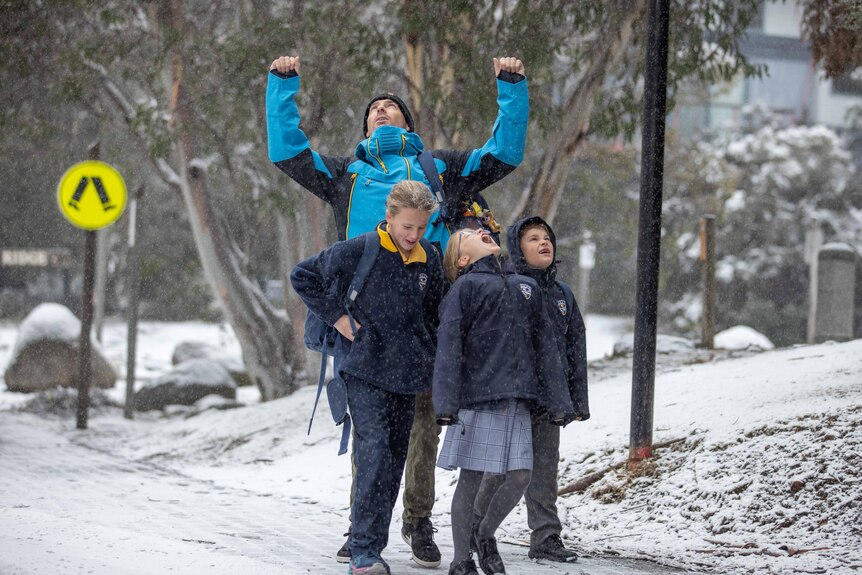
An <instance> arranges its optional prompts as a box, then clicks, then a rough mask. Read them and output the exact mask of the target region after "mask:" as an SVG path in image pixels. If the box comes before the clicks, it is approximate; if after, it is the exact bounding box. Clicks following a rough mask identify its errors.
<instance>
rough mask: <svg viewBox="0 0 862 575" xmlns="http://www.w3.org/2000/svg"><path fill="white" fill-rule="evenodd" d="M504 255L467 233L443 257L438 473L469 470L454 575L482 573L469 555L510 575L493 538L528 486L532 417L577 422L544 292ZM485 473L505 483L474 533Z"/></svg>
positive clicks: (481, 236)
mask: <svg viewBox="0 0 862 575" xmlns="http://www.w3.org/2000/svg"><path fill="white" fill-rule="evenodd" d="M499 253H500V246H498V245H497V244H496V243H495V242H494V241H493V240H492V239H491V237H490V235H489V234H488V233H487V232H485V231H483V230H473V229H462V230H458V231H457V232H455V233H454V234H453V235H452V238H451V239H450V241H449V244H448V246H447V248H446V255H445V257H444V268H445V270H446V275H447V277H448V278H449V279H450V281H454V283H453V285H452V287H451V289H450V290H449V292H448V293H447V295H446V297H445V298H444V299H443V303H442V304H441V306H440V326H439V328H438V342H437V357H436V360H435V363H434V384H433V388H432V394H433V399H434V410H435V413H436V414H437V419H438V422H439V423H440V424H443V425H449V426H450V427H449V428H448V429H447V430H446V437H445V439H444V441H443V447H442V449H441V452H440V457H439V459H438V461H437V465H438V466H439V467H442V468H444V469H457V468H460V469H461V472H460V475H459V477H458V485H457V487H456V488H455V494H454V497H453V500H452V538H453V543H454V557H453V560H452V563H451V565H450V568H449V573H450V575H472V574H474V573H476V566H475V564H474V563H473V561H472V559H471V546H472V547H473V548H474V549H475V550H476V551H477V553H478V559H479V564H480V566H481V567H482V570H483V571H484V572H485V573H503V572H504V567H503V563H502V560H501V558H500V555H499V553H498V551H497V544H496V539H495V538H494V532H495V531H496V529H497V527H499V525H500V524H501V523H502V521H503V519H505V517H506V516H507V515H508V514H509V512H510V511H511V510H512V509H513V508H514V507H515V505H516V504H517V503H518V501H519V500H520V498H521V496H522V495H523V494H524V491H525V489H526V488H527V485H528V484H529V482H530V476H531V469H532V455H533V454H532V435H531V431H530V412H531V411H532V410H535V409H542V410H545V411H546V412H547V413H548V415H549V417H550V419H551V421H553V422H554V423H555V424H558V425H564V424H566V423H568V422H569V421H570V420H571V419H573V417H574V412H573V408H572V405H571V399H570V398H569V393H568V389H567V387H566V380H565V374H564V372H563V368H562V364H561V362H560V356H559V352H558V350H557V348H556V345H555V343H554V341H553V339H552V338H547V337H545V335H546V334H548V333H550V332H551V330H552V328H551V326H550V318H549V317H548V314H547V311H546V309H545V303H544V300H543V297H542V292H541V290H540V288H539V285H538V284H537V283H536V281H535V280H533V279H531V278H529V277H526V276H521V275H517V274H506V273H504V272H503V269H502V267H501V264H500V260H499ZM459 276H460V277H459ZM456 278H457V279H456ZM485 474H494V475H500V476H504V477H505V480H504V481H503V482H501V484H500V485H499V486H498V488H497V489H496V492H495V493H494V496H493V497H492V499H491V503H490V505H489V507H488V509H487V512H486V514H485V517H484V519H483V520H482V522H481V523H480V524H479V525H477V526H476V527H475V528H473V526H472V517H473V503H474V500H475V498H476V494H477V492H478V490H479V486H480V484H481V482H482V478H483V476H484V475H485ZM471 544H472V545H471Z"/></svg>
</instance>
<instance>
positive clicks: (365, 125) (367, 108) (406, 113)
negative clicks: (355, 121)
mask: <svg viewBox="0 0 862 575" xmlns="http://www.w3.org/2000/svg"><path fill="white" fill-rule="evenodd" d="M378 100H392V101H393V102H395V103H396V104H398V107H399V108H400V109H401V114H403V115H404V121H405V122H407V128H408V129H409V130H410V131H411V132H414V131H415V128H414V126H413V116H412V115H411V114H410V110H409V109H408V108H407V104H405V103H404V101H403V100H402V99H401V98H399V97H398V96H396V95H395V94H393V93H392V92H385V93H383V94H380V95H379V96H375V97H374V98H372V100H371V101H370V102H368V105H367V106H365V117H363V118H362V137H363V138H364V137H366V136H365V131H366V130H367V129H368V112H369V111H371V104H373V103H374V102H377V101H378Z"/></svg>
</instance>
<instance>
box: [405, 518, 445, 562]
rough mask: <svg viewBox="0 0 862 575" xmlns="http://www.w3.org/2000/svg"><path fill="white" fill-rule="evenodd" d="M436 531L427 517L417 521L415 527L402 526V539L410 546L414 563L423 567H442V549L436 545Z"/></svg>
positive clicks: (406, 524)
mask: <svg viewBox="0 0 862 575" xmlns="http://www.w3.org/2000/svg"><path fill="white" fill-rule="evenodd" d="M435 531H437V530H436V529H434V527H433V526H432V525H431V520H430V519H429V518H427V517H421V518H419V519H417V520H416V523H414V524H413V525H411V524H409V523H405V524H404V525H402V526H401V538H402V539H404V542H405V543H407V545H409V546H410V551H411V552H412V554H413V561H415V562H416V563H417V564H418V565H421V566H422V567H437V566H439V565H440V549H438V548H437V544H436V543H434V532H435Z"/></svg>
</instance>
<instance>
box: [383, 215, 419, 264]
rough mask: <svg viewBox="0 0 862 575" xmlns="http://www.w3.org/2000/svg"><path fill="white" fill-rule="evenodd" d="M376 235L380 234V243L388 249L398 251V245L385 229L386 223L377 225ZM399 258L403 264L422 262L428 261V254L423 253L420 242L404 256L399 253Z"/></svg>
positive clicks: (393, 251)
mask: <svg viewBox="0 0 862 575" xmlns="http://www.w3.org/2000/svg"><path fill="white" fill-rule="evenodd" d="M377 235H379V236H380V245H381V246H382V247H383V248H385V249H387V250H389V251H390V252H392V253H395V252H398V247H397V246H396V245H395V240H393V239H392V236H390V235H389V232H388V231H386V224H385V223H384V224H380V225H379V226H377ZM401 260H402V261H403V262H404V265H408V264H412V263H420V264H424V263H425V262H427V261H428V255H427V254H426V253H425V248H423V247H422V244H416V247H414V248H413V250H412V251H411V252H410V255H408V256H407V257H406V258H405V257H404V254H401Z"/></svg>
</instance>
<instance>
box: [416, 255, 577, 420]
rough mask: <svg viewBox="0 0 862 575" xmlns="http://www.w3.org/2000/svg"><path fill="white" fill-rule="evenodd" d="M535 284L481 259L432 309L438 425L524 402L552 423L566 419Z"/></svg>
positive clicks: (566, 404)
mask: <svg viewBox="0 0 862 575" xmlns="http://www.w3.org/2000/svg"><path fill="white" fill-rule="evenodd" d="M551 329H552V328H551V326H550V318H549V317H548V314H547V311H546V309H545V303H544V301H543V299H542V292H541V290H540V288H539V285H538V284H537V283H536V282H535V280H533V279H530V278H528V277H526V276H521V275H517V274H506V273H504V272H503V268H502V266H501V264H500V261H499V260H498V259H497V258H496V257H494V256H486V257H484V258H482V259H480V260H478V261H476V262H474V263H473V264H471V265H469V266H468V267H467V269H466V270H465V271H464V273H463V274H462V275H461V277H459V278H458V279H457V280H456V281H455V283H454V284H452V287H451V288H450V290H449V292H448V293H447V294H446V297H444V298H443V302H442V303H441V304H440V327H439V329H438V331H437V358H436V361H435V363H434V385H433V388H432V389H433V391H432V395H433V400H434V412H435V413H436V414H437V417H438V419H441V418H452V417H454V416H456V415H457V413H458V410H459V409H462V408H469V409H476V408H479V407H482V406H483V404H484V405H487V404H493V403H494V402H497V401H499V400H502V399H512V398H514V399H523V400H528V401H530V402H532V403H533V404H534V406H537V407H540V408H543V409H545V410H547V412H548V414H549V416H550V417H551V418H552V419H560V420H563V421H570V420H571V419H572V418H573V414H572V405H571V400H570V399H569V394H568V389H567V387H566V380H565V374H564V372H563V367H562V364H561V363H560V355H559V353H558V351H557V349H556V345H555V343H554V341H553V339H552V338H548V337H545V335H544V334H547V333H549V330H551Z"/></svg>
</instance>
